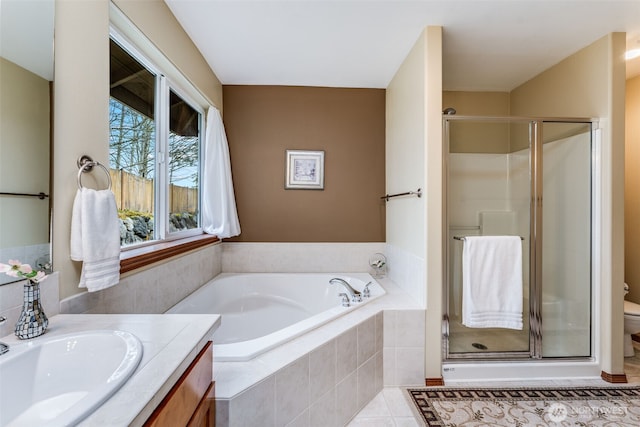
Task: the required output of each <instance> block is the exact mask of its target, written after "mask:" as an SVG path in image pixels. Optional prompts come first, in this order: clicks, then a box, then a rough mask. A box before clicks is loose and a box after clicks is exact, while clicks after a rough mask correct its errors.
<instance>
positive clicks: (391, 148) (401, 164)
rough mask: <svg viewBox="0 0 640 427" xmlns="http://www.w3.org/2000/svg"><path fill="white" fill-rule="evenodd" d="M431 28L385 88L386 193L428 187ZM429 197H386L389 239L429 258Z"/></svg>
mask: <svg viewBox="0 0 640 427" xmlns="http://www.w3.org/2000/svg"><path fill="white" fill-rule="evenodd" d="M427 39H428V36H427V31H426V30H425V31H424V32H423V33H422V34H420V37H419V38H418V40H417V41H416V43H415V45H414V46H413V48H412V49H411V52H409V55H408V56H407V57H406V58H405V60H404V62H403V63H402V65H401V66H400V68H399V69H398V71H397V72H396V74H395V75H394V77H393V79H392V80H391V82H390V83H389V86H388V87H387V93H386V146H385V156H386V173H385V176H386V179H385V180H386V191H387V194H396V193H404V192H406V191H415V190H416V189H418V188H422V189H424V186H425V184H426V176H425V173H426V171H425V169H426V161H425V160H426V157H425V156H426V148H427V146H426V123H425V115H426V108H427V106H426V100H427V78H426V77H427V76H426V68H427V50H426V49H427V42H428V40H427ZM426 199H427V198H426V197H422V198H417V197H402V198H397V199H391V200H390V201H389V202H387V219H386V224H387V226H386V228H387V243H388V244H390V245H393V246H396V247H398V248H400V249H402V250H405V251H407V252H409V253H411V254H412V255H415V256H417V257H419V258H421V259H424V258H425V245H424V237H425V235H426V231H425V225H426V224H425V221H424V218H425V200H426Z"/></svg>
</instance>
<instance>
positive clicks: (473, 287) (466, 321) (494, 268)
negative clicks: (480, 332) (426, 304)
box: [462, 236, 522, 329]
mask: <svg viewBox="0 0 640 427" xmlns="http://www.w3.org/2000/svg"><path fill="white" fill-rule="evenodd" d="M462 324H463V325H465V326H467V327H470V328H508V329H522V241H521V239H520V237H518V236H467V237H465V240H464V248H463V251H462Z"/></svg>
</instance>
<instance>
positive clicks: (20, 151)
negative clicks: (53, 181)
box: [0, 58, 50, 262]
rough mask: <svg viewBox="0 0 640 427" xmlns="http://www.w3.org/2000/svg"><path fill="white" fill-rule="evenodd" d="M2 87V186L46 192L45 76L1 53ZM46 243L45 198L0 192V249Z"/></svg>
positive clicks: (2, 188) (13, 190) (5, 189)
mask: <svg viewBox="0 0 640 427" xmlns="http://www.w3.org/2000/svg"><path fill="white" fill-rule="evenodd" d="M0 88H2V90H1V91H0V191H3V192H11V193H30V194H38V193H40V192H43V193H46V194H49V143H50V138H49V129H50V121H49V106H50V103H49V81H47V80H45V79H43V78H42V77H39V76H37V75H36V74H33V73H32V72H30V71H28V70H26V69H24V68H22V67H20V66H18V65H16V64H14V63H13V62H11V61H8V60H6V59H4V58H0ZM16 178H19V179H16ZM18 224H24V226H18ZM48 242H49V199H45V200H40V199H38V198H37V197H8V196H2V197H0V249H1V248H11V247H23V246H30V245H36V244H41V243H45V244H46V243H48ZM12 258H13V257H12ZM16 259H20V260H21V261H23V262H31V261H25V260H24V259H23V258H20V257H19V256H17V255H16ZM0 260H2V261H3V262H6V261H7V258H4V257H3V258H0Z"/></svg>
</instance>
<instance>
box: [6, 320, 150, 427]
mask: <svg viewBox="0 0 640 427" xmlns="http://www.w3.org/2000/svg"><path fill="white" fill-rule="evenodd" d="M141 358H142V344H140V341H139V340H138V339H137V338H136V337H135V336H134V335H132V334H130V333H128V332H123V331H86V332H78V333H74V334H68V335H60V336H52V337H51V338H48V339H47V338H46V336H43V337H41V338H38V339H36V340H33V341H30V342H27V343H24V344H22V343H20V344H14V345H12V346H11V349H10V350H9V352H8V353H5V354H4V355H2V356H0V426H6V427H14V426H67V425H76V424H77V423H78V422H80V421H81V420H82V419H83V418H85V417H86V416H88V415H89V414H90V413H92V412H93V411H94V410H95V409H96V408H97V407H98V406H100V405H101V404H103V403H104V402H105V401H106V400H107V399H108V398H109V397H110V396H111V395H112V394H113V393H115V392H116V391H117V390H118V389H119V388H120V387H121V386H122V385H123V384H124V383H125V382H126V381H127V379H128V378H129V377H130V376H131V374H133V371H134V370H135V369H136V367H137V366H138V364H139V363H140V359H141Z"/></svg>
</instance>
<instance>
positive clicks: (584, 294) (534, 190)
mask: <svg viewBox="0 0 640 427" xmlns="http://www.w3.org/2000/svg"><path fill="white" fill-rule="evenodd" d="M443 121H444V139H445V141H444V144H445V150H444V152H445V153H447V155H446V157H445V165H444V166H445V167H444V170H445V192H444V194H445V197H446V203H445V206H446V214H445V218H446V220H447V227H448V233H445V237H444V238H445V239H446V242H445V244H444V247H445V292H444V298H445V301H444V306H445V316H444V334H443V339H444V343H443V344H444V345H443V349H444V353H445V354H444V359H445V362H447V361H448V362H451V361H453V362H455V361H456V360H461V361H469V360H514V359H556V360H557V359H559V358H561V359H570V358H590V357H591V356H592V355H593V343H592V317H593V316H592V262H591V259H592V244H591V242H592V225H591V224H592V205H593V202H592V181H593V173H592V170H593V167H592V158H593V155H592V152H593V143H592V131H593V129H592V128H593V123H592V121H591V120H589V119H528V118H480V117H464V116H450V115H445V116H444V117H443ZM471 235H516V236H520V237H522V245H523V247H522V253H523V260H522V261H523V262H522V265H523V283H524V289H523V296H524V298H523V323H524V327H523V329H522V330H512V329H500V328H468V327H466V326H464V325H462V321H461V311H462V248H463V245H464V241H462V240H458V239H456V238H460V237H464V236H471Z"/></svg>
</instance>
